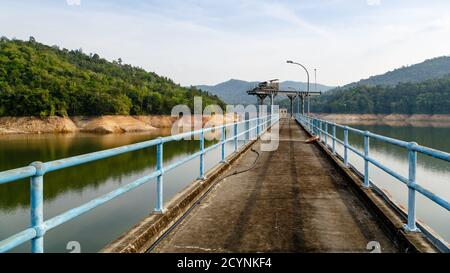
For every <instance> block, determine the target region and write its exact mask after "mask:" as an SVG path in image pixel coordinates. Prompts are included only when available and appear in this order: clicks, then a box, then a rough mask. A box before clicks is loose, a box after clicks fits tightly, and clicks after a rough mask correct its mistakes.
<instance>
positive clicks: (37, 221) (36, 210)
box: [30, 162, 45, 253]
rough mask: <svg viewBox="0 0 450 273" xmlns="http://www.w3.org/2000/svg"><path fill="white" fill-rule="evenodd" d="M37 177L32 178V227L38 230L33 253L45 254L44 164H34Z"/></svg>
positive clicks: (33, 242)
mask: <svg viewBox="0 0 450 273" xmlns="http://www.w3.org/2000/svg"><path fill="white" fill-rule="evenodd" d="M31 166H33V167H35V168H36V175H35V176H33V177H31V178H30V209H31V227H32V228H34V229H35V230H36V237H35V238H33V239H32V240H31V252H32V253H44V233H45V229H44V228H43V226H42V224H43V223H44V173H45V166H44V164H43V163H42V162H33V163H31Z"/></svg>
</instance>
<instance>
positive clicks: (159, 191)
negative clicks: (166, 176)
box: [155, 137, 164, 213]
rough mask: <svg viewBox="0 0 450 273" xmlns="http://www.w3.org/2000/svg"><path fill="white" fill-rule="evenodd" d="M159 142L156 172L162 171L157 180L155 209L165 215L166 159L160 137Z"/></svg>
mask: <svg viewBox="0 0 450 273" xmlns="http://www.w3.org/2000/svg"><path fill="white" fill-rule="evenodd" d="M158 140H159V142H158V144H157V145H156V170H157V171H160V172H161V173H160V174H159V175H158V177H157V178H156V208H155V212H156V213H164V206H163V202H164V200H163V198H164V197H163V190H164V189H163V173H164V168H163V161H164V157H163V142H162V138H161V137H159V138H158Z"/></svg>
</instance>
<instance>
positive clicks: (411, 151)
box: [405, 142, 419, 232]
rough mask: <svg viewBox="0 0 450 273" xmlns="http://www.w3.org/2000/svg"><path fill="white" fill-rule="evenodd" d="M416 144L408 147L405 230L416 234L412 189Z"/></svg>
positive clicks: (414, 181)
mask: <svg viewBox="0 0 450 273" xmlns="http://www.w3.org/2000/svg"><path fill="white" fill-rule="evenodd" d="M415 146H417V143H415V142H411V143H410V144H409V146H408V165H409V167H408V168H409V170H408V223H407V225H405V230H407V231H411V232H417V231H419V229H418V228H417V226H416V191H415V190H414V188H413V187H412V186H413V185H414V184H415V183H416V167H417V151H416V150H415Z"/></svg>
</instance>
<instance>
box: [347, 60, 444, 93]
mask: <svg viewBox="0 0 450 273" xmlns="http://www.w3.org/2000/svg"><path fill="white" fill-rule="evenodd" d="M449 75H450V56H441V57H436V58H432V59H428V60H425V61H424V62H421V63H418V64H414V65H410V66H403V67H400V68H397V69H394V70H392V71H389V72H386V73H384V74H381V75H376V76H372V77H370V78H368V79H362V80H360V81H358V82H354V83H350V84H347V85H345V86H343V87H341V88H343V89H346V88H351V87H355V86H362V85H367V86H377V85H383V86H395V85H397V84H399V83H408V82H409V83H418V82H423V81H427V80H431V79H438V78H442V77H445V76H449Z"/></svg>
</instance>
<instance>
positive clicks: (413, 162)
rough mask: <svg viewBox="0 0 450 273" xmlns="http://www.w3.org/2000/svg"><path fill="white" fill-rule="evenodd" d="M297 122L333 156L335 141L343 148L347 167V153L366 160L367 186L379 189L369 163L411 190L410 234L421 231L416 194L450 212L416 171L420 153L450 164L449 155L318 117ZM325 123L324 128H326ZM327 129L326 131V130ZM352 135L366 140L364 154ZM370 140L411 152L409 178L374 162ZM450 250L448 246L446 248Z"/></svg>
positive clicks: (446, 202)
mask: <svg viewBox="0 0 450 273" xmlns="http://www.w3.org/2000/svg"><path fill="white" fill-rule="evenodd" d="M296 120H297V121H298V122H299V123H300V124H302V125H303V127H304V128H305V129H307V130H308V131H309V132H310V133H312V134H313V135H318V136H319V137H320V141H321V142H323V143H324V144H325V147H327V148H329V149H330V150H331V152H332V153H333V154H336V142H338V143H340V144H341V145H343V148H344V155H343V162H344V164H345V166H346V167H349V166H350V165H349V161H348V150H350V151H352V152H354V153H355V154H356V155H358V156H359V157H361V158H362V159H364V174H363V176H364V182H363V185H364V187H367V188H369V187H371V186H374V187H376V186H375V185H374V184H373V183H372V182H371V181H370V180H369V164H373V165H374V166H376V167H378V168H379V169H381V170H383V171H384V172H386V173H387V174H389V175H391V176H393V177H394V178H396V179H397V180H399V181H400V182H402V183H404V184H406V185H407V187H408V211H407V223H406V224H405V226H404V229H405V230H406V231H408V232H420V230H419V229H418V227H417V221H416V192H419V193H420V194H422V195H424V196H425V197H427V198H428V199H430V200H431V201H433V202H434V203H436V204H438V205H439V206H441V207H442V208H444V209H446V210H447V211H449V210H450V203H449V202H448V201H447V200H445V199H443V198H441V197H440V196H439V195H437V194H435V193H433V192H431V191H429V190H427V189H426V188H424V187H422V186H420V185H419V184H418V183H417V181H416V168H417V153H418V152H419V153H422V154H425V155H428V156H431V157H433V158H437V159H441V160H445V161H447V162H450V154H449V153H446V152H442V151H438V150H435V149H431V148H428V147H424V146H421V145H419V144H417V143H416V142H405V141H402V140H398V139H394V138H389V137H386V136H382V135H377V134H374V133H371V132H369V131H361V130H358V129H355V128H352V127H349V126H343V125H340V124H336V123H333V122H329V121H326V120H322V119H318V118H315V117H310V116H305V115H300V114H298V115H297V116H296ZM323 124H324V125H325V126H323ZM328 126H331V127H332V133H331V134H330V132H329V130H328ZM323 127H324V129H323ZM336 128H341V129H343V130H344V140H340V139H339V138H337V137H336ZM349 132H352V133H355V134H357V135H360V136H363V138H364V151H363V152H360V151H358V150H357V149H356V148H355V147H353V146H351V145H350V144H349V142H348V134H349ZM328 137H330V138H331V139H332V143H331V146H330V145H329V144H328ZM370 138H373V139H376V140H379V141H382V142H386V143H389V144H393V145H396V146H399V147H403V148H406V149H407V150H408V178H406V177H404V176H402V175H401V174H399V173H397V172H395V171H394V170H392V169H390V168H389V167H387V166H385V165H383V164H382V163H381V162H378V161H376V160H375V159H373V158H371V157H370V153H369V147H370ZM443 247H444V248H445V247H446V249H447V250H448V245H447V246H443Z"/></svg>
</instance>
